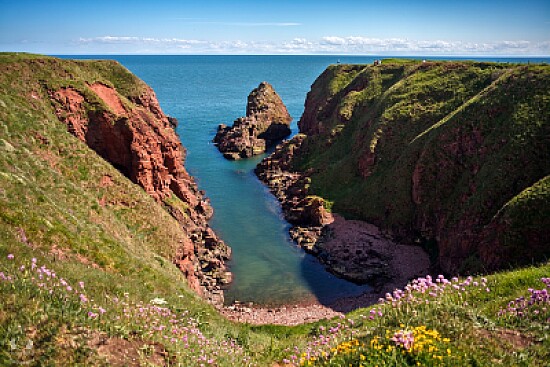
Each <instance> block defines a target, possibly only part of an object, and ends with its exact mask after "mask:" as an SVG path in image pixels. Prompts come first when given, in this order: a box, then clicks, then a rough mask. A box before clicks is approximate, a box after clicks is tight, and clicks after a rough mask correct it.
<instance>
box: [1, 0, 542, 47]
mask: <svg viewBox="0 0 550 367" xmlns="http://www.w3.org/2000/svg"><path fill="white" fill-rule="evenodd" d="M0 51H25V52H33V53H43V54H52V55H64V54H67V55H76V54H300V55H302V54H339V55H344V54H354V55H426V56H437V55H442V56H449V55H451V56H452V55H454V56H496V55H497V56H550V1H549V0H515V1H509V0H500V1H496V0H495V1H493V0H490V1H483V0H477V1H471V0H463V1H453V0H439V1H432V0H425V1H413V0H378V1H370V0H332V1H325V0H317V1H315V0H302V1H301V0H290V1H288V0H254V1H248V0H220V1H208V0H202V1H201V0H194V1H186V0H180V1H162V0H156V1H153V0H149V1H142V0H134V1H115V0H111V1H104V0H95V1H87V0H73V1H58V0H48V1H46V0H43V1H25V0H17V1H16V0H0Z"/></svg>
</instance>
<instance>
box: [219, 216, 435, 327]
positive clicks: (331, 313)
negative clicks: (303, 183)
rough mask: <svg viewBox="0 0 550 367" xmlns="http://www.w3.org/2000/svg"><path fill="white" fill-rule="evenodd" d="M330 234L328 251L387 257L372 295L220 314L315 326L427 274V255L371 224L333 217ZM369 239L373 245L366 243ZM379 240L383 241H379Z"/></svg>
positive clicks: (236, 307)
mask: <svg viewBox="0 0 550 367" xmlns="http://www.w3.org/2000/svg"><path fill="white" fill-rule="evenodd" d="M327 227H328V229H329V231H330V232H331V237H330V239H328V240H326V241H325V242H323V246H325V247H331V246H338V245H340V244H344V245H345V246H346V247H347V248H348V249H353V250H355V251H357V250H358V249H359V248H365V247H370V250H371V251H375V250H374V249H373V248H374V247H375V248H376V251H378V252H380V253H383V254H384V256H387V257H388V260H387V261H388V272H389V273H390V274H389V275H390V277H389V278H388V279H387V280H386V281H385V282H383V283H382V284H379V285H378V286H376V287H374V289H373V290H372V291H371V292H365V293H363V294H361V295H358V296H347V297H341V298H338V299H336V300H335V301H333V302H328V303H326V304H324V303H322V302H319V301H318V300H313V299H312V300H307V301H305V302H303V303H291V304H287V305H282V306H276V307H269V306H261V305H255V304H251V303H250V302H244V303H236V304H233V305H231V306H224V307H220V308H218V310H219V312H220V313H221V314H222V315H223V316H225V317H226V318H227V319H229V320H231V321H237V322H244V323H249V324H252V325H264V324H275V325H287V326H292V325H298V324H303V323H309V322H315V321H319V320H322V319H332V318H334V317H342V316H343V315H344V314H345V313H348V312H351V311H353V310H356V309H358V308H365V307H369V306H372V305H374V304H376V303H378V300H379V299H380V298H383V297H384V296H385V294H386V293H388V292H389V293H391V292H393V291H394V290H395V289H398V288H403V287H405V286H406V285H407V283H408V282H409V281H410V280H412V279H415V278H418V277H421V276H426V275H427V274H430V273H431V272H430V261H429V258H428V255H427V254H426V253H425V252H424V251H423V250H422V249H421V248H420V247H418V246H410V245H403V244H399V243H396V242H393V241H392V240H390V239H387V238H384V236H383V235H381V233H380V231H379V230H378V228H377V227H376V226H374V225H372V224H369V223H367V222H362V221H356V220H345V219H344V218H342V217H341V216H339V215H334V222H333V223H331V224H329V225H327ZM372 238H377V239H379V241H378V242H376V241H374V242H373V241H370V242H368V241H365V239H367V240H369V239H372ZM380 239H382V240H380Z"/></svg>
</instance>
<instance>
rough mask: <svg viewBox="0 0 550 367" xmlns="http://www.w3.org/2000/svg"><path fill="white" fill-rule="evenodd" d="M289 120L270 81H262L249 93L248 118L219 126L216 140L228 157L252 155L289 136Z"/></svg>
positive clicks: (247, 156)
mask: <svg viewBox="0 0 550 367" xmlns="http://www.w3.org/2000/svg"><path fill="white" fill-rule="evenodd" d="M290 121H292V118H291V117H290V115H289V113H288V111H287V109H286V106H285V105H284V104H283V101H282V100H281V97H279V95H278V94H277V93H276V92H275V90H274V89H273V87H272V86H271V84H269V83H267V82H262V83H260V85H259V86H258V87H257V88H255V89H254V90H253V91H252V92H250V94H249V95H248V102H247V105H246V117H240V118H238V119H237V120H235V122H234V123H233V126H225V125H223V124H222V125H220V126H219V127H218V132H217V133H216V136H215V137H214V139H213V142H214V143H215V144H216V145H217V147H218V149H219V150H220V152H222V153H223V155H224V157H225V158H227V159H240V158H249V157H251V156H253V155H256V154H261V153H263V152H265V149H266V147H268V146H270V145H273V144H275V143H276V142H277V141H280V140H281V139H283V138H284V137H286V136H288V135H289V134H290Z"/></svg>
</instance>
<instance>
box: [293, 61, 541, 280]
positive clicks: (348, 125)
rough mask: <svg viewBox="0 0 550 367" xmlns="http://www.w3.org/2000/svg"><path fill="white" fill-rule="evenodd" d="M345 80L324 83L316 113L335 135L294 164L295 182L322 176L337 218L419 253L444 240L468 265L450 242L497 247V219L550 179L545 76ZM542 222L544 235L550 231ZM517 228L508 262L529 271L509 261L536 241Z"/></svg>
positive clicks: (398, 66)
mask: <svg viewBox="0 0 550 367" xmlns="http://www.w3.org/2000/svg"><path fill="white" fill-rule="evenodd" d="M338 68H339V66H331V67H329V68H328V69H327V71H325V73H323V74H322V75H321V76H320V77H319V78H318V80H317V81H316V82H315V83H314V85H313V87H312V91H311V92H310V95H309V96H310V97H308V102H307V103H310V104H312V105H313V106H315V108H314V109H316V110H318V111H319V112H318V114H317V120H318V121H320V123H321V124H322V126H324V127H327V129H325V130H323V131H325V132H322V133H321V134H318V135H312V136H308V137H307V139H306V140H305V142H304V143H303V146H302V149H301V152H300V154H299V156H298V157H296V158H295V159H294V165H295V168H296V169H297V170H301V171H306V170H309V169H312V170H313V172H314V173H313V175H312V176H311V179H312V182H311V188H312V190H313V193H314V194H316V195H319V196H321V197H323V198H325V199H327V200H329V201H332V202H333V203H334V205H333V210H334V211H335V212H338V213H341V214H344V215H345V216H347V217H349V218H358V219H363V220H369V221H371V222H374V223H377V224H379V225H382V226H384V227H385V228H387V229H390V230H392V231H393V232H394V233H396V234H398V235H400V236H401V237H403V238H406V239H409V240H410V241H415V240H421V241H433V240H436V239H437V241H441V243H440V244H441V245H442V247H443V248H448V249H450V250H449V251H447V252H445V251H443V252H441V253H442V256H454V257H455V258H457V257H461V256H464V254H460V253H459V251H460V250H458V249H452V247H453V246H454V245H453V243H449V242H445V241H446V238H452V239H453V241H454V239H456V237H457V236H460V234H461V233H463V232H465V231H472V232H473V233H474V235H475V236H482V237H483V238H485V236H487V237H491V236H492V235H493V234H491V233H490V230H491V228H493V227H491V225H493V226H494V223H493V217H494V216H495V215H496V214H497V212H499V211H500V210H501V209H502V208H504V206H505V205H506V203H507V202H508V201H509V200H512V199H513V198H514V197H515V196H516V195H518V194H519V193H520V192H522V191H523V190H526V189H528V188H529V187H531V185H533V184H534V183H535V182H537V181H538V180H540V179H542V178H543V177H545V176H547V175H548V174H550V161H549V160H548V159H547V157H548V156H549V155H550V145H549V144H548V136H549V135H550V121H549V114H548V111H549V110H550V67H548V66H547V65H529V66H527V65H511V64H496V63H477V62H427V63H421V62H415V61H405V62H393V61H391V60H388V61H386V60H384V62H383V63H382V64H381V65H379V66H361V68H362V69H361V70H357V69H356V68H353V67H352V66H349V65H344V66H341V68H342V70H341V71H339V69H338ZM338 88H340V89H338ZM313 97H314V98H313ZM369 161H370V164H367V163H366V162H369ZM415 172H416V173H415ZM415 174H417V178H418V181H417V182H416V183H414V184H413V177H414V175H415ZM334 177H338V179H337V180H336V179H334ZM544 197H545V198H546V197H547V196H544ZM538 205H539V207H540V208H542V207H545V208H548V207H549V206H550V203H549V201H548V200H547V199H541V200H539V204H538ZM533 213H535V212H534V211H533ZM534 215H535V214H534ZM542 218H543V216H539V219H538V220H537V221H536V223H537V226H538V228H548V227H549V226H550V222H548V219H542ZM510 219H511V220H515V219H514V218H510ZM514 223H515V224H512V226H514V227H515V228H516V229H515V230H514V233H515V239H514V243H515V244H514V245H513V246H511V247H507V248H503V249H502V250H503V251H507V252H508V254H506V256H505V257H508V259H507V261H513V262H516V263H522V258H521V257H520V256H518V255H520V253H518V252H517V251H509V249H512V248H513V247H515V248H520V247H522V246H525V244H526V243H533V242H532V240H533V238H535V237H536V235H534V234H529V233H530V232H529V227H525V228H523V229H521V228H517V227H518V226H520V225H521V223H523V222H522V221H521V220H518V221H517V222H514ZM545 233H546V236H547V233H548V232H547V231H546V232H545ZM483 241H484V240H483V239H479V240H475V241H474V242H483ZM487 241H488V240H487ZM507 241H511V239H510V238H509V239H508V240H507ZM536 246H538V247H540V250H538V251H537V254H540V255H541V256H540V257H539V259H540V260H541V261H542V260H544V258H545V257H546V258H547V257H548V256H549V255H550V247H549V246H548V244H540V245H538V244H537V245H536ZM467 251H471V252H475V251H478V249H477V248H476V246H471V247H470V248H469V249H468V250H467ZM514 255H515V258H514ZM483 261H484V262H487V263H488V262H489V260H487V259H483ZM531 261H532V258H531V257H529V258H525V259H523V263H524V264H528V263H530V262H531ZM501 265H502V264H501ZM491 266H498V265H496V262H494V263H493V264H492V265H491ZM459 267H460V264H457V266H456V267H455V270H456V269H458V268H459Z"/></svg>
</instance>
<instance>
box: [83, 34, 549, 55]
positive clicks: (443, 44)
mask: <svg viewBox="0 0 550 367" xmlns="http://www.w3.org/2000/svg"><path fill="white" fill-rule="evenodd" d="M77 43H78V44H80V45H81V46H82V47H83V48H88V49H94V50H101V49H103V48H104V49H109V48H110V49H113V50H116V51H124V52H128V53H132V52H133V53H140V52H145V53H187V54H192V53H197V54H205V53H227V54H231V53H235V54H299V53H304V54H316V53H319V54H372V55H419V56H420V55H428V56H429V55H473V56H475V55H477V56H483V55H517V56H521V55H550V40H548V41H544V42H531V41H526V40H513V41H509V40H505V41H499V42H492V43H490V42H485V43H475V42H462V41H448V40H409V39H402V38H370V37H363V36H348V37H340V36H325V37H322V38H320V39H306V38H301V37H296V38H293V39H290V40H283V41H243V40H230V41H206V40H197V39H183V38H155V37H135V36H110V35H108V36H101V37H91V38H80V39H79V40H78V42H77Z"/></svg>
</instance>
